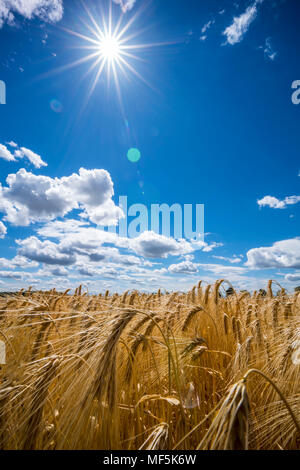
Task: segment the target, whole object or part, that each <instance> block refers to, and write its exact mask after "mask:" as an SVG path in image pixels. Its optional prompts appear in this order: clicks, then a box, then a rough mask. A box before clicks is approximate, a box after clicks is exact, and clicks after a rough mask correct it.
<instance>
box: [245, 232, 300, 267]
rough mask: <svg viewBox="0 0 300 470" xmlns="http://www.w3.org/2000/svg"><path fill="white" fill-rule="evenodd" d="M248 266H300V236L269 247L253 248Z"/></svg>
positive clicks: (248, 258)
mask: <svg viewBox="0 0 300 470" xmlns="http://www.w3.org/2000/svg"><path fill="white" fill-rule="evenodd" d="M245 264H246V266H248V267H250V268H252V269H258V268H294V269H299V268H300V238H299V237H297V238H292V239H289V240H282V241H279V242H275V243H274V244H273V245H272V246H269V247H260V248H252V249H251V250H249V251H248V253H247V262H246V263H245Z"/></svg>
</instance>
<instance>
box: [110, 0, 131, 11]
mask: <svg viewBox="0 0 300 470" xmlns="http://www.w3.org/2000/svg"><path fill="white" fill-rule="evenodd" d="M113 1H114V3H116V4H117V5H120V7H121V9H122V12H123V13H126V12H127V11H129V10H131V9H132V8H133V7H134V4H135V2H136V0H113Z"/></svg>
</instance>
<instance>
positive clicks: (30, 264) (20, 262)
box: [0, 255, 38, 269]
mask: <svg viewBox="0 0 300 470" xmlns="http://www.w3.org/2000/svg"><path fill="white" fill-rule="evenodd" d="M37 266H38V263H36V262H35V261H28V259H27V258H25V257H24V256H20V255H17V256H15V257H14V258H12V259H7V258H0V268H6V269H15V268H22V269H27V268H36V267H37Z"/></svg>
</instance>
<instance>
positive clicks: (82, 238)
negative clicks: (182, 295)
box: [0, 0, 300, 292]
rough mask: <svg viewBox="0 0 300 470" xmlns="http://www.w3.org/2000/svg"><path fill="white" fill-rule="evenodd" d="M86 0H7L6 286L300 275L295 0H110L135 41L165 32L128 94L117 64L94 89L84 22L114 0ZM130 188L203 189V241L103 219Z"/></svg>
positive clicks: (1, 230)
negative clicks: (135, 233) (112, 230)
mask: <svg viewBox="0 0 300 470" xmlns="http://www.w3.org/2000/svg"><path fill="white" fill-rule="evenodd" d="M85 5H86V9H85V8H84V6H83V4H82V2H79V1H78V2H77V1H68V0H65V1H63V0H53V1H50V0H38V1H36V0H35V1H33V0H32V1H31V0H26V1H25V0H23V1H20V2H16V1H15V0H0V26H1V29H0V39H1V40H0V53H1V61H0V67H1V68H0V80H2V81H4V82H5V83H6V91H7V103H6V104H5V105H0V122H1V126H0V144H1V145H0V171H1V185H2V186H1V188H0V189H1V192H0V220H1V222H0V236H1V239H0V289H1V290H11V289H17V288H21V287H27V286H30V285H32V286H33V287H34V288H47V289H48V288H50V287H57V288H67V287H74V286H77V285H79V284H80V283H83V284H85V285H87V286H88V288H89V290H90V291H93V292H95V291H101V290H103V289H106V288H109V289H111V290H113V291H117V290H118V291H122V290H125V289H134V288H139V289H141V290H153V289H157V288H158V287H161V288H166V289H168V290H175V289H179V290H185V289H187V288H190V287H191V286H193V285H194V284H195V283H196V282H197V281H198V280H200V279H203V280H205V281H207V282H212V281H214V280H216V279H220V278H226V279H229V280H230V281H232V283H233V284H234V285H235V286H237V287H239V288H248V289H255V288H260V287H263V286H264V285H265V283H266V280H267V279H269V278H272V279H276V280H277V281H278V282H280V283H281V284H282V285H284V286H285V287H287V288H288V289H290V290H292V289H293V288H294V287H295V286H297V285H300V238H298V237H299V207H300V197H299V194H300V193H299V170H300V168H299V143H298V134H299V123H300V106H297V105H295V104H293V102H292V99H291V98H292V93H293V92H294V91H295V90H293V89H292V83H293V82H294V81H295V80H297V79H300V70H299V69H300V64H299V55H298V52H297V51H298V48H299V41H300V38H299V32H298V23H297V18H298V17H299V14H300V7H299V5H297V2H293V1H292V0H286V1H280V0H277V1H276V0H274V1H272V2H269V1H263V0H257V1H255V0H249V1H244V0H243V1H242V0H240V1H237V2H235V3H233V2H231V1H229V0H228V1H227V0H218V1H217V0H209V1H204V0H203V1H201V2H199V1H193V0H189V2H182V1H180V0H153V1H152V2H146V1H144V0H136V1H135V2H134V1H127V0H123V1H121V0H120V1H114V2H112V4H111V11H112V18H113V23H114V24H116V23H117V22H118V20H119V18H120V15H121V16H122V25H124V26H125V25H126V24H128V23H129V24H130V26H129V28H128V30H127V31H126V33H125V34H124V36H123V37H124V38H125V39H124V43H125V45H131V46H136V45H138V46H140V45H142V44H148V45H151V44H152V46H150V47H141V48H137V49H130V50H129V52H130V53H132V54H135V55H136V56H137V58H132V57H126V56H125V59H126V60H127V61H128V63H129V64H130V67H132V68H133V69H134V70H135V71H136V74H135V73H134V72H133V71H132V69H131V70H130V69H127V73H126V75H124V74H123V72H122V70H121V69H120V68H118V65H117V64H116V68H117V79H118V83H119V90H120V94H119V93H118V90H117V87H116V85H115V82H114V80H113V77H112V76H111V77H110V80H109V78H108V75H107V65H105V67H104V69H103V73H102V74H101V76H100V78H99V80H98V81H97V82H96V83H95V87H94V89H93V90H92V88H93V83H94V82H95V78H96V75H97V72H98V70H99V64H98V65H96V66H94V68H93V69H92V70H91V71H90V72H89V73H88V71H89V69H90V67H91V66H92V65H93V64H94V65H95V61H96V60H97V59H98V58H99V51H98V56H97V55H96V56H95V57H94V58H93V59H91V60H89V61H87V60H82V59H85V58H86V57H87V56H88V55H89V54H90V53H91V50H89V49H87V48H86V46H88V45H89V44H91V45H93V46H94V43H90V42H89V41H87V40H85V39H84V38H83V37H82V36H85V37H89V38H90V37H93V33H92V31H91V28H92V29H95V28H96V26H95V24H96V25H99V27H100V29H101V28H103V23H107V22H108V18H109V5H110V4H109V1H106V0H98V1H91V0H86V1H85ZM87 11H89V13H90V16H89V15H88V13H87ZM92 18H93V19H94V21H95V23H93V21H92ZM131 21H132V23H131ZM71 31H72V32H73V34H72V33H71ZM74 32H75V34H74ZM80 35H81V36H80ZM96 47H98V46H96ZM93 52H94V53H95V49H94V50H93ZM96 53H97V50H96ZM81 60H82V62H81V63H78V62H79V61H81ZM74 63H77V64H76V65H74ZM123 68H126V66H125V65H123ZM91 91H93V92H92V93H91ZM130 148H138V149H139V150H140V152H141V158H140V160H139V161H138V162H137V163H132V162H130V161H129V160H128V158H127V152H128V150H129V149H130ZM80 169H82V170H80ZM119 196H127V197H128V204H129V205H131V204H137V203H139V204H144V205H146V206H147V207H149V208H150V206H151V204H163V203H166V204H169V205H172V204H173V203H177V204H181V205H184V204H194V205H195V204H204V205H205V232H206V236H205V243H204V244H203V243H202V244H201V243H198V244H195V243H192V242H191V241H189V240H174V239H172V238H170V239H166V238H164V237H162V236H161V235H158V234H155V233H153V232H151V231H149V232H144V233H142V234H141V235H140V236H139V237H137V238H136V239H134V240H132V239H123V238H121V239H120V237H113V236H109V235H107V234H105V233H104V232H103V231H101V230H100V229H99V224H102V223H105V222H107V221H109V222H113V223H117V221H118V217H119V216H120V211H119V209H118V207H117V205H118V198H119Z"/></svg>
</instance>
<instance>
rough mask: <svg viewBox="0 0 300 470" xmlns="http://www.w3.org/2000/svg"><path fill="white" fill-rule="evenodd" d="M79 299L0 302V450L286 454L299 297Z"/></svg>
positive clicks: (219, 286) (295, 386) (291, 437)
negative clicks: (2, 351) (0, 346)
mask: <svg viewBox="0 0 300 470" xmlns="http://www.w3.org/2000/svg"><path fill="white" fill-rule="evenodd" d="M228 285H229V287H230V290H231V291H230V295H228V291H227V295H226V293H225V290H226V289H227V288H228ZM83 291H84V289H83V288H82V287H79V288H77V289H76V291H75V294H71V293H70V292H68V291H67V292H65V293H60V292H57V291H56V290H55V289H54V290H52V291H48V292H31V290H30V289H29V290H28V291H27V292H25V291H21V292H19V293H16V294H10V295H7V296H3V297H0V339H1V340H2V341H3V342H4V343H5V345H6V364H5V365H2V366H0V448H1V449H49V450H51V449H107V450H117V449H124V450H136V449H145V450H147V449H148V450H151V449H168V450H170V449H180V450H194V449H198V450H202V449H231V450H238V449H276V450H279V449H282V450H285V449H299V448H300V434H299V431H300V428H299V422H300V387H299V385H300V379H299V367H300V316H299V306H300V296H299V294H300V293H295V294H293V295H290V294H287V293H286V292H285V290H284V289H282V288H281V287H280V286H279V291H278V286H277V285H275V284H274V282H272V281H269V283H268V286H267V287H266V290H265V291H259V292H254V293H253V294H251V295H250V294H249V293H248V292H239V291H235V290H234V289H233V288H232V286H231V285H230V283H229V282H228V281H224V280H220V281H217V282H216V283H215V284H214V285H204V284H203V283H201V282H199V284H198V285H197V286H195V287H194V288H193V289H192V290H191V291H190V292H188V293H163V292H161V291H158V292H156V293H154V294H150V295H148V294H145V293H140V292H138V291H136V292H125V293H124V294H123V295H118V294H111V293H109V292H106V293H105V295H103V294H102V295H101V294H99V295H89V293H88V292H83ZM275 291H276V294H275Z"/></svg>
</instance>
